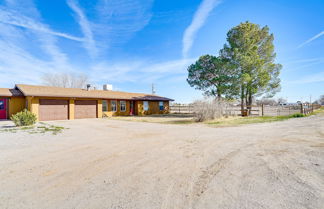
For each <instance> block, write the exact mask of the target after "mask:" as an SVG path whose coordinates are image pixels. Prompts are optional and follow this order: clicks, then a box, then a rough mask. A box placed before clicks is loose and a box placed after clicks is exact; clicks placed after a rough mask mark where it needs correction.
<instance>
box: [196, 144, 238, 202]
mask: <svg viewBox="0 0 324 209" xmlns="http://www.w3.org/2000/svg"><path fill="white" fill-rule="evenodd" d="M240 151H241V149H237V150H235V151H232V152H230V153H228V154H227V155H225V156H224V157H223V158H221V159H219V160H217V161H216V162H214V163H212V164H211V165H210V166H208V167H207V168H206V169H205V170H203V171H202V174H201V175H200V176H199V177H198V178H197V179H198V180H197V181H196V182H195V183H194V185H193V190H192V194H191V198H190V199H191V207H190V208H194V206H195V203H196V202H197V200H198V199H199V198H200V196H201V195H202V194H203V193H204V192H205V191H206V190H207V189H208V185H209V183H210V182H211V181H212V180H213V179H214V178H215V176H216V175H217V174H218V173H219V172H220V171H221V170H222V169H224V167H225V166H226V164H228V163H229V162H230V161H231V159H232V158H233V157H235V156H236V155H237V154H238V153H239V152H240Z"/></svg>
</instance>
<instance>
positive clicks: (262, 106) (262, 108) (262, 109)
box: [261, 104, 264, 116]
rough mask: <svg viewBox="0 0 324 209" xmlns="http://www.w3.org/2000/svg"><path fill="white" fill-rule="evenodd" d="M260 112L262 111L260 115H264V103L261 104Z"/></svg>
mask: <svg viewBox="0 0 324 209" xmlns="http://www.w3.org/2000/svg"><path fill="white" fill-rule="evenodd" d="M261 113H262V116H264V104H262V105H261Z"/></svg>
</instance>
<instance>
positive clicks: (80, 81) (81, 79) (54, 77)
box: [41, 73, 89, 88]
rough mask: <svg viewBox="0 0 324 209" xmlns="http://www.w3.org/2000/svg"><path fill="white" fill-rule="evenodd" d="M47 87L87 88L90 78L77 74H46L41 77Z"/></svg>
mask: <svg viewBox="0 0 324 209" xmlns="http://www.w3.org/2000/svg"><path fill="white" fill-rule="evenodd" d="M41 79H42V81H43V83H44V84H45V85H47V86H56V87H63V88H85V86H86V84H87V83H88V80H89V78H88V76H87V75H85V74H77V73H46V74H44V75H43V76H42V77H41Z"/></svg>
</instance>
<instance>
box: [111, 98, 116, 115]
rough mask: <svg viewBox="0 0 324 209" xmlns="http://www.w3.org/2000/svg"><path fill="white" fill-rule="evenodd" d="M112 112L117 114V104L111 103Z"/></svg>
mask: <svg viewBox="0 0 324 209" xmlns="http://www.w3.org/2000/svg"><path fill="white" fill-rule="evenodd" d="M111 111H113V112H116V111H117V102H116V101H111Z"/></svg>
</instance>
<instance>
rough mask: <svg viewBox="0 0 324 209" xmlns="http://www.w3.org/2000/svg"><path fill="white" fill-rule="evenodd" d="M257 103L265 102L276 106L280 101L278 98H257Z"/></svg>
mask: <svg viewBox="0 0 324 209" xmlns="http://www.w3.org/2000/svg"><path fill="white" fill-rule="evenodd" d="M256 104H257V105H262V104H264V105H270V106H275V105H277V104H278V102H277V101H276V100H274V99H270V98H262V99H260V100H257V101H256Z"/></svg>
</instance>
